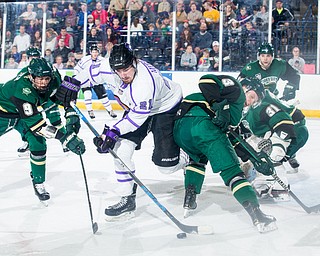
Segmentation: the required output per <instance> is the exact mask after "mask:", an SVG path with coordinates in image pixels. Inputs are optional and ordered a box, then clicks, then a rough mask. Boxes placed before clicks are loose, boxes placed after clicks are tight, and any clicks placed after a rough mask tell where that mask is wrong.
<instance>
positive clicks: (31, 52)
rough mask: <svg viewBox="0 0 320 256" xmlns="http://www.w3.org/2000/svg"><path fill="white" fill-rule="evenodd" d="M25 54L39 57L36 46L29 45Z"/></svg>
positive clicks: (39, 53)
mask: <svg viewBox="0 0 320 256" xmlns="http://www.w3.org/2000/svg"><path fill="white" fill-rule="evenodd" d="M26 54H27V56H28V57H29V58H30V57H34V58H39V57H40V56H41V52H40V50H39V49H38V48H36V47H33V46H30V47H29V48H28V49H27V51H26Z"/></svg>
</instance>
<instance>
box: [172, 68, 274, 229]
mask: <svg viewBox="0 0 320 256" xmlns="http://www.w3.org/2000/svg"><path fill="white" fill-rule="evenodd" d="M199 88H200V91H201V92H199V93H194V94H191V95H188V96H187V97H185V98H184V99H183V101H182V103H181V105H180V109H179V110H178V112H177V116H176V118H177V120H176V121H175V125H174V139H175V141H176V142H177V144H178V145H179V146H180V147H181V148H182V149H183V150H184V151H185V152H186V153H187V154H188V155H189V156H190V159H192V161H191V162H190V164H189V165H188V166H187V167H186V168H185V189H186V192H185V198H184V204H183V207H184V208H185V209H186V212H185V214H186V215H187V214H188V213H189V212H190V211H192V210H195V209H196V207H197V203H196V195H197V194H200V192H201V188H202V185H203V181H204V177H205V166H206V164H207V163H208V162H210V165H211V167H212V170H213V172H214V173H219V174H220V176H221V178H222V180H223V182H224V184H225V185H226V186H228V187H230V189H231V191H232V194H233V196H234V197H235V198H236V200H237V201H238V202H239V203H240V204H241V205H242V206H243V207H244V209H245V210H246V211H247V212H248V214H249V215H250V217H251V219H252V222H253V224H254V225H255V226H256V227H257V229H258V231H259V232H267V231H272V230H274V229H276V228H277V227H276V219H275V218H274V217H273V216H270V215H266V214H264V213H263V212H262V211H261V210H260V206H259V202H258V199H257V197H256V194H255V191H254V190H253V188H252V186H251V185H250V183H249V182H248V181H247V179H246V177H245V175H244V173H243V172H242V170H241V169H240V163H239V160H238V157H237V155H236V153H235V151H234V149H233V147H232V145H231V143H230V141H229V139H228V137H227V134H226V133H227V131H228V127H229V125H233V126H236V125H238V123H239V122H240V119H241V116H242V109H243V106H244V102H245V95H244V92H243V90H242V88H241V85H240V83H239V82H238V81H237V80H236V79H235V78H233V77H231V76H227V75H218V76H215V75H211V74H210V75H204V76H202V77H201V78H200V81H199Z"/></svg>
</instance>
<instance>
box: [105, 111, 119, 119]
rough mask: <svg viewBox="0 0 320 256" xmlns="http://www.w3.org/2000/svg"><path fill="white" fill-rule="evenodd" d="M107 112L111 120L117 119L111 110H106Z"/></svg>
mask: <svg viewBox="0 0 320 256" xmlns="http://www.w3.org/2000/svg"><path fill="white" fill-rule="evenodd" d="M107 112H108V114H109V115H110V116H111V117H112V118H116V117H117V114H116V113H114V112H113V110H110V111H108V110H107Z"/></svg>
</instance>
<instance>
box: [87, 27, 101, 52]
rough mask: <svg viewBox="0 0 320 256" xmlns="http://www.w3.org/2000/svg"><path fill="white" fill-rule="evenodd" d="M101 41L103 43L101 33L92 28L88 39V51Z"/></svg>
mask: <svg viewBox="0 0 320 256" xmlns="http://www.w3.org/2000/svg"><path fill="white" fill-rule="evenodd" d="M99 41H102V35H101V33H98V30H97V29H96V27H92V28H91V30H90V33H89V35H88V38H87V50H88V49H89V48H90V47H91V45H93V44H97V43H98V42H99Z"/></svg>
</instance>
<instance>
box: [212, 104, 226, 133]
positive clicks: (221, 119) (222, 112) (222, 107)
mask: <svg viewBox="0 0 320 256" xmlns="http://www.w3.org/2000/svg"><path fill="white" fill-rule="evenodd" d="M211 109H212V110H213V111H214V112H215V114H216V116H215V117H214V118H213V119H212V122H213V123H214V124H215V125H216V126H218V127H219V128H220V129H221V130H222V131H223V132H225V131H227V130H228V126H229V124H230V111H229V104H227V100H223V101H221V102H219V103H218V102H214V103H213V104H212V105H211Z"/></svg>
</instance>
